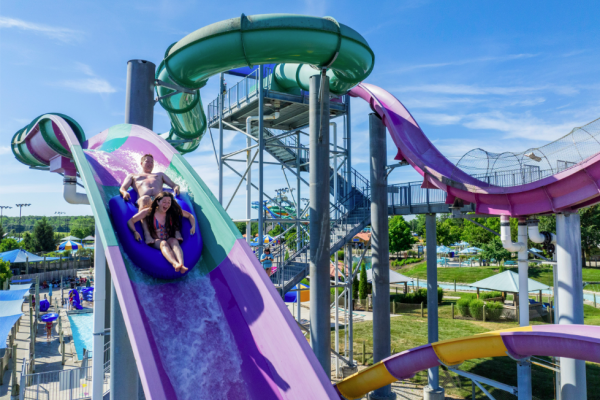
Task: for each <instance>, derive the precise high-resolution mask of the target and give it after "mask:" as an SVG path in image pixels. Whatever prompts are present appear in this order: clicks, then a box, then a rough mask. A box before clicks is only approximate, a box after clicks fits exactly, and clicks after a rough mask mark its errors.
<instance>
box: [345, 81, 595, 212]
mask: <svg viewBox="0 0 600 400" xmlns="http://www.w3.org/2000/svg"><path fill="white" fill-rule="evenodd" d="M350 95H351V96H353V97H360V98H362V99H363V100H365V101H366V102H368V103H369V104H370V105H371V108H372V109H373V111H375V112H376V113H377V114H378V115H379V116H380V117H381V118H382V120H383V122H384V124H385V126H386V127H387V128H388V130H389V132H390V135H391V136H392V139H393V140H394V143H395V144H396V146H397V147H398V154H397V156H396V159H397V160H406V161H407V162H408V163H410V164H411V165H412V166H413V167H414V168H415V169H416V170H417V172H419V173H420V174H421V175H422V176H423V187H425V188H432V189H433V188H438V189H441V190H443V191H445V192H446V193H448V197H447V200H446V202H447V203H449V204H452V203H453V202H454V200H455V199H457V198H458V199H462V200H464V201H465V202H468V203H475V204H476V212H478V213H482V214H493V215H510V216H512V217H516V216H527V215H532V214H545V213H557V212H564V211H574V210H577V209H579V208H582V207H585V206H587V205H590V204H595V203H597V202H599V201H600V154H596V155H594V156H592V157H590V158H588V159H586V160H585V161H583V162H581V163H579V164H577V165H576V166H574V167H571V168H569V169H567V170H565V171H562V172H559V173H557V174H555V175H552V176H549V177H547V178H544V179H541V180H538V181H535V182H532V183H528V184H524V185H520V186H513V187H500V186H490V185H488V184H487V183H485V182H482V181H480V180H478V179H476V178H474V177H472V176H470V175H468V174H466V173H465V172H463V171H461V170H460V169H459V168H457V167H456V166H455V165H454V164H453V163H452V162H450V161H449V160H448V159H447V158H446V157H444V156H443V155H442V154H441V153H440V152H439V151H438V149H436V148H435V146H434V145H433V144H432V143H431V142H430V141H429V139H427V136H425V134H424V133H423V131H422V130H421V128H420V127H419V124H417V122H416V121H415V119H414V118H413V117H412V115H410V113H409V112H408V110H407V109H406V108H405V107H404V106H403V105H402V103H401V102H400V101H399V100H398V99H396V98H395V97H394V96H393V95H392V94H390V93H389V92H388V91H386V90H384V89H382V88H380V87H377V86H374V85H370V84H367V83H361V84H359V85H358V86H356V87H355V88H354V89H352V90H351V91H350Z"/></svg>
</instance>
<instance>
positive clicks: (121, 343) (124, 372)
mask: <svg viewBox="0 0 600 400" xmlns="http://www.w3.org/2000/svg"><path fill="white" fill-rule="evenodd" d="M111 304H112V309H111V313H110V326H111V328H110V331H111V332H110V333H111V337H110V400H131V399H138V398H140V397H141V396H143V391H142V393H139V391H138V389H139V379H140V377H139V374H138V369H137V365H136V363H135V358H134V356H133V349H132V348H131V342H130V341H129V336H127V328H126V327H125V320H124V319H123V312H122V311H121V307H120V306H119V299H118V298H117V291H116V290H115V284H114V282H113V283H112V288H111ZM103 353H104V352H102V353H101V354H103ZM100 357H103V355H101V356H100Z"/></svg>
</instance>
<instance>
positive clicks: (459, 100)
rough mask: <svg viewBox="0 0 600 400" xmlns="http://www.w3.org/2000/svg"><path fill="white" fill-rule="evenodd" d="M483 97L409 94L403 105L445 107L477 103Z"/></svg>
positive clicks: (408, 106) (409, 106)
mask: <svg viewBox="0 0 600 400" xmlns="http://www.w3.org/2000/svg"><path fill="white" fill-rule="evenodd" d="M483 101H484V100H483V99H473V98H469V97H440V96H432V97H414V96H411V97H409V98H407V99H406V100H404V101H403V103H404V105H406V107H407V108H408V109H409V110H410V109H413V108H447V107H448V106H452V105H458V104H466V105H471V104H477V103H481V102H483Z"/></svg>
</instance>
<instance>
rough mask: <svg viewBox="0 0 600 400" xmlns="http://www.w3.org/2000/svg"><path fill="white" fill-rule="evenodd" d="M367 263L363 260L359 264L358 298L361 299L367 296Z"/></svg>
mask: <svg viewBox="0 0 600 400" xmlns="http://www.w3.org/2000/svg"><path fill="white" fill-rule="evenodd" d="M367 291H368V286H367V265H366V264H365V262H364V261H363V262H362V264H361V265H360V283H359V285H358V298H359V299H361V300H363V299H366V298H367Z"/></svg>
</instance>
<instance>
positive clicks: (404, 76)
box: [0, 0, 600, 218]
mask: <svg viewBox="0 0 600 400" xmlns="http://www.w3.org/2000/svg"><path fill="white" fill-rule="evenodd" d="M370 4H371V5H369V6H366V5H367V3H366V2H363V1H344V2H342V1H339V2H334V1H316V0H307V1H297V2H272V1H252V2H241V1H226V2H223V1H216V2H198V1H126V0H124V1H103V2H92V1H78V2H73V1H62V0H56V1H52V2H48V1H29V2H3V4H2V8H1V10H0V179H1V180H0V182H1V183H0V205H12V206H14V204H16V203H21V202H25V203H31V204H32V206H31V207H29V208H28V209H25V210H26V213H27V214H34V215H52V214H54V212H56V211H64V212H67V214H69V215H89V214H91V210H90V208H89V207H88V206H73V205H69V204H67V203H66V202H65V201H64V200H63V199H62V180H61V177H60V176H58V175H56V174H50V173H47V172H38V171H31V170H28V169H27V168H26V167H25V166H23V165H21V164H20V163H18V162H17V161H16V160H14V158H13V156H12V153H11V152H10V149H9V147H8V146H9V143H10V139H11V137H12V135H13V134H14V133H15V132H16V131H17V130H18V129H20V128H22V127H23V126H25V125H26V124H28V123H29V122H30V121H31V120H32V119H33V118H35V117H36V116H38V115H40V114H43V113H47V112H61V113H64V114H67V115H69V116H71V117H73V118H74V119H75V120H77V121H78V122H79V123H80V124H81V126H82V127H83V128H84V130H85V131H86V135H87V136H88V137H91V136H93V135H95V134H97V133H99V132H101V131H102V130H104V129H107V128H108V127H110V126H113V125H116V124H119V123H122V122H123V119H124V106H125V91H124V87H125V78H126V64H127V61H128V60H130V59H138V58H141V59H146V60H150V61H153V62H155V63H156V64H158V63H159V62H160V61H161V59H162V56H163V54H164V52H165V50H166V48H167V47H168V46H169V45H170V44H171V43H173V42H175V41H177V40H179V39H181V38H182V37H184V36H185V35H186V34H188V33H190V32H193V31H194V30H196V29H199V28H201V27H203V26H205V25H208V24H210V23H213V22H217V21H220V20H223V19H227V18H232V17H237V16H239V15H240V14H241V13H242V12H243V13H245V14H247V15H252V14H262V13H276V12H283V13H296V14H309V15H316V16H333V17H335V18H336V19H337V20H338V21H340V22H342V23H344V24H346V25H349V26H350V27H352V28H354V29H356V30H357V31H358V32H360V33H361V34H362V35H363V36H364V37H365V38H366V40H367V41H368V42H369V44H370V45H371V46H372V48H373V50H374V52H375V55H376V66H375V69H374V70H373V73H372V74H371V76H370V77H369V78H368V80H367V82H369V83H373V84H375V85H378V86H381V87H383V88H385V89H387V90H388V91H390V92H392V93H393V94H394V95H395V96H396V97H398V99H400V100H401V101H402V102H403V103H404V104H405V105H406V106H407V108H408V109H409V110H410V111H411V113H412V114H413V115H414V117H415V118H416V120H417V121H418V122H419V124H420V125H421V127H422V128H423V130H424V131H425V133H426V134H427V135H428V136H429V138H430V139H431V140H432V141H433V142H434V143H435V145H436V146H438V148H439V149H440V150H441V151H442V153H444V154H445V155H446V156H448V157H450V159H451V160H452V161H455V162H456V161H457V160H458V158H459V157H460V156H461V155H462V154H464V153H465V152H467V151H468V150H470V149H472V148H476V147H481V148H484V149H487V150H491V151H495V152H501V151H506V150H512V151H520V150H525V149H527V148H529V147H532V146H539V145H542V144H544V143H547V142H548V141H551V140H553V139H556V138H558V137H560V136H562V135H564V134H566V133H568V132H569V131H570V130H571V129H572V128H573V127H575V126H580V125H582V124H584V123H586V122H589V121H592V120H594V119H596V118H598V117H599V116H600V77H599V75H598V65H600V56H599V54H600V52H599V51H598V50H599V47H600V42H599V41H598V38H599V37H600V26H599V25H598V24H597V16H598V15H599V12H600V5H599V4H598V3H596V2H592V1H589V2H585V1H580V2H577V3H576V4H577V5H576V6H574V5H572V4H570V5H569V6H566V3H564V2H559V1H543V2H542V1H529V2H523V1H519V2H517V1H505V2H472V1H452V2H442V1H437V2H436V1H418V0H410V1H388V2H386V1H380V2H378V3H370ZM228 79H229V80H230V81H231V82H230V83H233V80H232V79H231V78H228ZM216 85H217V79H215V78H213V79H212V80H211V81H209V84H208V85H207V86H206V87H205V88H204V89H203V90H202V98H203V101H204V103H205V105H206V104H207V103H208V102H210V101H211V100H212V99H214V98H215V96H216ZM368 113H369V108H368V106H367V105H366V104H365V103H364V102H362V101H361V100H353V115H352V123H353V126H352V130H353V134H352V136H353V157H354V159H353V161H354V167H355V168H356V169H358V170H359V171H360V172H361V173H362V174H363V175H365V176H367V177H368V176H369V171H368V164H367V160H368V136H367V129H368V127H367V118H368ZM154 128H155V131H156V132H165V131H167V130H168V129H169V120H168V118H167V115H166V113H165V112H164V111H163V110H162V109H160V108H159V107H158V106H157V108H156V109H155V122H154ZM242 142H245V139H244V138H243V136H242V135H241V134H238V135H236V134H234V133H228V134H227V135H226V147H227V148H229V149H234V148H240V146H241V145H242ZM226 150H227V149H226ZM395 153H396V149H395V146H394V145H393V143H392V142H391V140H388V156H389V157H388V162H389V163H392V162H393V156H394V155H395ZM187 158H188V159H189V161H190V163H191V164H192V165H193V166H194V167H195V168H196V169H197V171H198V173H199V174H200V176H201V177H203V178H204V179H205V180H206V182H207V184H208V185H209V187H211V189H213V191H215V192H216V190H217V176H218V174H217V169H216V166H215V160H214V155H213V153H212V147H211V145H210V139H209V137H208V135H207V136H206V137H205V139H204V141H203V142H202V144H201V147H200V149H199V150H198V151H196V152H194V153H192V154H190V155H188V156H187ZM254 176H255V177H256V176H257V174H254ZM281 178H282V175H281V172H280V170H278V169H275V170H271V171H270V172H269V174H268V176H267V179H266V184H267V192H268V193H273V190H274V189H275V188H279V187H282V179H281ZM418 179H419V176H418V175H417V174H416V173H415V172H414V171H412V170H411V169H410V168H409V167H404V168H400V169H397V170H395V171H394V172H393V173H392V174H391V175H390V182H405V181H411V180H418ZM236 185H237V179H235V177H234V176H233V175H232V174H227V175H226V188H225V193H226V195H225V199H226V201H228V200H229V196H230V195H231V194H232V193H233V190H234V189H235V186H236ZM304 190H305V192H304V195H303V197H307V196H306V195H307V194H308V192H307V191H306V188H305V189H304ZM242 209H243V198H242V197H240V198H239V200H237V199H236V200H234V203H233V204H232V207H231V210H232V211H231V213H230V214H231V215H232V217H234V218H243V217H244V215H243V214H242V211H241V210H242ZM7 214H8V215H18V209H16V208H13V209H12V210H8V213H7Z"/></svg>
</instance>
